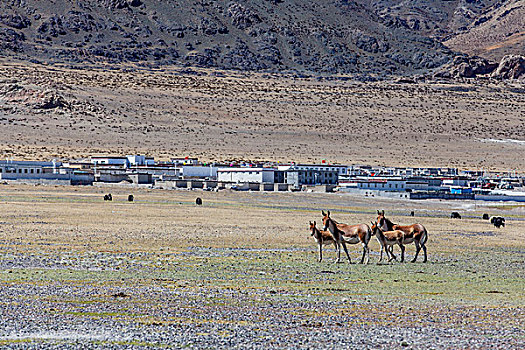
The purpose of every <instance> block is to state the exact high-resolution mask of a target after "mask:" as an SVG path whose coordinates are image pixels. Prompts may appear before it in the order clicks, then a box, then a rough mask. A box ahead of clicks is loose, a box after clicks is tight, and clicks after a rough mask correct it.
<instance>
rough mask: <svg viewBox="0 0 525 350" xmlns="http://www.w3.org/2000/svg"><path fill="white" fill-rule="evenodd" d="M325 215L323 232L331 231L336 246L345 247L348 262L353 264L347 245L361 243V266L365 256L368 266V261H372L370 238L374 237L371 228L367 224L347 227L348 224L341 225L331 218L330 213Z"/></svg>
mask: <svg viewBox="0 0 525 350" xmlns="http://www.w3.org/2000/svg"><path fill="white" fill-rule="evenodd" d="M322 214H323V226H324V228H323V230H325V231H330V233H332V235H333V236H334V239H335V241H336V244H337V245H338V246H339V245H343V249H344V250H345V253H346V257H347V258H348V262H349V263H352V262H351V261H350V255H349V254H348V249H347V248H346V243H349V244H357V243H361V244H362V245H363V257H362V258H361V264H363V263H365V255H366V264H368V260H369V259H370V249H368V242H369V241H370V237H372V230H370V227H369V226H368V225H367V224H359V225H347V224H340V223H338V222H337V221H335V220H334V219H332V218H331V217H330V211H328V212H327V213H325V212H324V210H323V211H322ZM337 262H341V248H340V247H339V249H338V250H337Z"/></svg>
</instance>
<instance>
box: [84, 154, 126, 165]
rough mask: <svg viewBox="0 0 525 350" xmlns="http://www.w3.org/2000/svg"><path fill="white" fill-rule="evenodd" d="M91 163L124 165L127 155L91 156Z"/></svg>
mask: <svg viewBox="0 0 525 350" xmlns="http://www.w3.org/2000/svg"><path fill="white" fill-rule="evenodd" d="M91 163H92V164H94V165H117V166H126V164H128V158H127V157H106V156H93V157H91Z"/></svg>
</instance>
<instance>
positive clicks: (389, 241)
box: [372, 222, 405, 262]
mask: <svg viewBox="0 0 525 350" xmlns="http://www.w3.org/2000/svg"><path fill="white" fill-rule="evenodd" d="M372 234H373V235H376V238H377V241H378V242H379V245H381V255H380V257H379V262H381V261H383V249H384V250H385V253H386V257H387V259H388V261H392V259H395V258H396V257H395V256H394V254H393V253H392V251H390V250H388V247H393V246H394V245H395V244H397V245H398V246H399V248H401V262H403V261H405V246H404V245H403V239H404V238H405V233H404V232H403V231H401V230H394V231H383V230H382V229H381V227H379V226H377V224H374V223H373V222H372Z"/></svg>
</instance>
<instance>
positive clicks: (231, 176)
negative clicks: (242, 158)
mask: <svg viewBox="0 0 525 350" xmlns="http://www.w3.org/2000/svg"><path fill="white" fill-rule="evenodd" d="M217 180H218V181H223V182H236V183H246V182H256V183H274V181H275V169H273V168H219V169H217Z"/></svg>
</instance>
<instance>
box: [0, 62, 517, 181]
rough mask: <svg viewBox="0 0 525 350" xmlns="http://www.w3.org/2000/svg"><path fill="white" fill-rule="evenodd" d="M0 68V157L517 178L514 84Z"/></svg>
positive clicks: (18, 65)
mask: <svg viewBox="0 0 525 350" xmlns="http://www.w3.org/2000/svg"><path fill="white" fill-rule="evenodd" d="M110 68H111V69H105V70H104V69H102V67H99V68H96V67H91V68H90V67H86V68H84V69H71V68H68V67H65V66H63V67H61V66H58V65H55V66H44V65H38V64H28V63H27V62H21V63H17V62H16V61H6V60H4V61H1V64H0V157H3V158H5V157H14V158H17V159H32V160H41V159H51V158H57V159H71V158H79V157H84V158H88V157H90V156H92V155H95V154H108V153H111V154H115V155H125V154H147V155H150V156H155V157H156V158H157V159H169V158H170V157H173V156H181V155H182V156H184V155H185V156H196V157H199V158H200V159H202V160H205V161H214V160H215V161H224V160H235V159H243V160H270V161H284V162H289V161H296V162H309V163H312V162H320V161H321V160H323V159H326V160H327V161H328V162H339V163H343V164H356V163H357V164H371V165H384V166H414V167H418V166H431V167H433V166H438V167H439V166H442V167H458V168H460V169H465V168H470V169H485V170H499V171H522V172H523V171H525V160H524V159H525V158H524V157H523V156H522V155H523V152H524V150H525V148H524V147H525V134H524V130H525V118H524V111H525V94H524V93H523V92H524V89H523V84H521V83H519V82H498V81H489V80H486V81H484V80H476V81H470V82H465V83H457V82H455V83H452V82H436V81H434V82H430V83H424V82H421V83H418V84H414V83H412V84H411V83H406V82H405V83H396V82H395V81H383V82H367V83H364V82H356V81H342V80H329V81H327V80H318V79H315V78H311V77H310V78H301V79H298V78H293V77H283V76H278V75H264V74H255V73H247V72H235V71H233V72H232V71H229V72H226V71H214V70H205V69H186V68H180V67H179V68H173V67H172V68H170V67H165V68H163V69H158V70H146V69H139V68H136V67H133V66H132V65H128V66H111V67H110Z"/></svg>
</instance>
